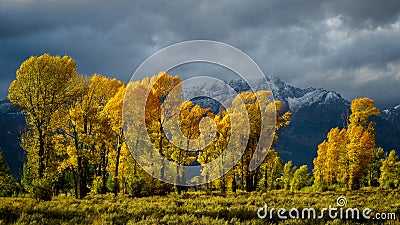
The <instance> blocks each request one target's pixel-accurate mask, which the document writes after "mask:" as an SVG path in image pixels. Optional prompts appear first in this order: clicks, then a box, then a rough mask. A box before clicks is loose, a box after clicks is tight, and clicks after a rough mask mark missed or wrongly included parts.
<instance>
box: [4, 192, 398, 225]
mask: <svg viewBox="0 0 400 225" xmlns="http://www.w3.org/2000/svg"><path fill="white" fill-rule="evenodd" d="M339 196H345V197H346V199H347V201H348V204H347V205H346V206H345V207H344V208H348V207H349V208H354V207H357V208H359V209H360V212H361V211H362V209H364V208H366V207H368V208H371V209H372V210H373V212H372V213H371V214H370V216H371V217H374V215H375V214H374V213H375V212H380V213H383V212H385V213H388V212H390V213H395V215H396V219H395V220H379V221H378V220H372V219H371V220H361V219H359V220H341V219H330V218H328V216H327V215H325V217H324V218H323V219H316V220H308V219H285V220H281V219H279V218H278V217H277V215H276V214H274V216H273V218H272V219H270V218H269V215H268V217H267V218H266V219H260V218H258V216H257V210H258V209H259V208H260V207H263V206H264V204H265V203H266V204H267V205H268V209H270V208H272V207H274V208H285V209H286V210H290V209H291V208H293V207H296V208H298V209H299V210H300V209H302V208H306V207H312V208H315V209H316V210H321V209H322V208H327V207H329V205H331V206H332V207H337V203H336V199H337V198H338V197H339ZM399 199H400V192H399V191H398V190H392V191H382V190H379V189H372V188H368V189H363V190H359V191H343V192H341V191H326V192H312V193H307V192H288V191H282V190H281V191H271V192H252V193H245V192H239V193H228V194H227V195H225V196H222V195H220V194H219V193H209V194H206V193H203V192H186V193H184V194H183V195H177V194H170V195H167V196H154V197H143V198H131V197H128V196H124V195H119V196H116V197H114V196H113V195H112V194H106V195H95V196H87V197H86V198H84V199H83V200H77V199H75V198H74V197H73V196H71V197H70V196H68V197H65V196H59V197H54V198H53V200H52V201H40V200H35V199H32V198H1V199H0V201H1V203H0V224H366V223H367V224H400V222H399V218H398V216H399V215H400V201H399ZM317 212H319V211H317ZM317 214H318V213H317Z"/></svg>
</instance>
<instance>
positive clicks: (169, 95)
mask: <svg viewBox="0 0 400 225" xmlns="http://www.w3.org/2000/svg"><path fill="white" fill-rule="evenodd" d="M147 82H148V83H147ZM181 82H182V81H181V80H180V78H179V77H178V76H171V75H169V74H167V73H166V72H160V73H158V74H157V75H155V76H153V77H152V78H151V79H150V81H148V80H147V79H144V80H143V81H142V85H147V86H148V87H151V89H150V91H149V96H148V98H147V101H146V107H145V110H146V114H145V115H146V128H147V132H148V134H149V137H150V139H151V141H152V143H153V146H154V147H155V148H156V150H157V151H158V153H159V154H160V155H161V156H163V157H162V162H161V165H153V166H152V167H155V166H159V170H160V175H161V179H163V178H164V174H165V165H164V163H165V161H164V160H165V159H171V154H172V153H173V152H174V150H173V147H172V146H171V144H170V141H169V139H168V137H167V135H166V132H165V131H164V128H165V127H166V126H168V125H167V123H168V122H172V121H171V120H172V117H173V116H177V114H178V113H179V109H178V108H177V107H178V106H180V105H181V103H183V98H182V97H181V93H182V85H181ZM173 90H174V92H172V91H173ZM167 99H168V103H167V104H163V103H164V102H165V101H166V100H167ZM174 122H175V121H174ZM150 158H152V157H151V156H150Z"/></svg>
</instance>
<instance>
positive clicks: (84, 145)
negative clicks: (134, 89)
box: [62, 74, 123, 198]
mask: <svg viewBox="0 0 400 225" xmlns="http://www.w3.org/2000/svg"><path fill="white" fill-rule="evenodd" d="M79 86H80V88H81V92H80V93H81V94H80V95H79V96H77V97H76V98H75V100H74V102H73V103H72V104H70V105H69V106H68V112H67V114H66V116H65V119H64V126H63V129H62V131H63V134H64V136H65V139H66V140H65V141H64V145H65V147H64V148H63V149H65V151H66V152H65V157H64V161H63V163H62V169H69V170H71V171H72V173H73V177H74V188H75V196H76V197H77V198H83V197H85V196H86V194H87V193H88V192H89V187H88V185H89V184H88V181H89V170H90V167H91V165H96V166H95V167H96V169H95V172H96V176H98V177H101V179H102V180H101V185H100V189H101V190H99V192H100V193H104V192H105V191H106V182H107V173H108V171H107V165H108V152H109V151H110V149H112V148H113V140H111V141H110V136H112V135H113V132H112V128H111V126H110V123H109V121H108V119H107V116H106V114H105V113H104V107H105V106H106V104H107V103H108V101H109V100H110V99H111V98H112V97H113V96H114V95H115V94H116V93H117V92H118V90H119V88H120V87H121V86H123V83H122V82H121V81H118V80H116V79H109V78H106V77H104V76H101V75H97V74H95V75H93V76H92V77H90V78H82V79H81V84H80V85H79Z"/></svg>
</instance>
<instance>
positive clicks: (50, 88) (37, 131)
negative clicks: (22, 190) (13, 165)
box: [8, 54, 76, 200]
mask: <svg viewBox="0 0 400 225" xmlns="http://www.w3.org/2000/svg"><path fill="white" fill-rule="evenodd" d="M75 76H76V64H75V62H74V60H73V59H72V58H71V57H68V56H64V57H60V56H51V55H49V54H44V55H41V56H32V57H30V58H29V59H27V60H26V61H24V62H23V63H22V64H21V66H20V68H19V69H18V70H17V73H16V80H14V81H13V82H12V83H11V85H10V87H9V94H8V98H9V100H10V102H11V103H12V104H14V105H17V106H19V107H21V108H22V111H23V113H24V114H25V116H26V117H25V118H26V123H27V125H28V132H27V133H26V134H25V135H24V136H23V140H22V146H23V148H24V150H25V151H26V152H27V157H28V162H27V164H26V165H25V172H26V176H25V177H27V178H28V177H29V178H28V181H27V185H28V187H27V188H28V190H30V191H31V192H33V193H34V195H35V196H36V197H39V198H41V199H46V200H49V199H50V198H51V189H52V187H53V184H54V181H55V180H56V177H57V176H58V175H57V169H56V168H57V166H58V165H57V163H58V161H57V160H55V159H56V157H57V154H58V153H57V152H56V151H55V149H54V145H55V143H54V140H53V138H52V136H53V135H54V134H55V133H56V131H57V127H56V123H55V122H56V121H54V118H55V117H54V115H55V114H57V113H58V112H59V111H60V110H61V109H62V108H63V107H64V106H65V105H66V104H68V103H69V102H70V101H71V99H72V98H73V97H74V95H75V87H74V85H71V84H72V82H73V80H74V77H75Z"/></svg>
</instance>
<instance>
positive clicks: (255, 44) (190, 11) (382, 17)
mask: <svg viewBox="0 0 400 225" xmlns="http://www.w3.org/2000/svg"><path fill="white" fill-rule="evenodd" d="M193 39H208V40H216V41H221V42H225V43H228V44H230V45H233V46H235V47H237V48H239V49H241V50H242V51H244V52H245V53H247V54H248V55H249V56H250V57H251V58H253V59H254V60H255V62H256V63H257V64H258V65H259V66H260V67H261V69H262V70H263V72H264V73H265V74H266V75H273V76H277V77H280V78H281V79H283V80H284V81H285V82H287V83H289V84H291V85H294V86H298V87H310V86H314V87H323V88H326V89H328V90H333V91H336V92H338V93H340V94H342V95H343V96H344V97H345V98H347V99H349V100H351V99H352V98H354V97H361V96H367V97H370V98H373V99H374V100H375V101H376V103H377V105H378V106H379V107H381V108H384V107H392V106H395V105H398V104H400V95H399V93H400V1H398V0H387V1H376V0H360V1H355V0H352V1H345V0H335V1H319V0H315V1H303V0H296V1H289V0H275V1H256V0H255V1H239V0H236V1H235V0H233V1H232V0H223V1H211V0H210V1H190V2H189V1H128V0H127V1H116V0H114V1H108V0H103V1H101V0H99V1H98V0H88V1H83V0H68V1H67V0H66V1H61V0H60V1H59V0H52V1H49V0H48V1H35V0H1V2H0V88H1V91H0V98H5V97H6V95H7V87H8V85H9V84H10V82H11V81H12V80H13V79H14V78H15V71H16V70H17V69H18V67H19V65H20V64H21V62H23V61H24V60H25V59H27V58H28V57H29V56H31V55H41V54H43V53H46V52H48V53H50V54H53V55H54V54H58V55H65V54H66V55H70V56H71V57H73V58H74V59H75V61H76V62H77V65H78V71H79V72H80V73H82V74H87V75H91V74H93V73H101V74H103V75H106V76H109V77H117V78H119V79H121V80H123V81H125V82H127V81H129V79H130V77H131V75H132V73H133V72H134V70H135V69H136V67H137V66H138V65H139V64H140V63H141V62H143V61H144V60H145V59H146V58H147V57H148V56H150V55H151V54H153V53H155V52H156V51H157V50H159V49H161V48H163V47H166V46H168V45H170V44H174V43H177V42H181V41H186V40H193Z"/></svg>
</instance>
